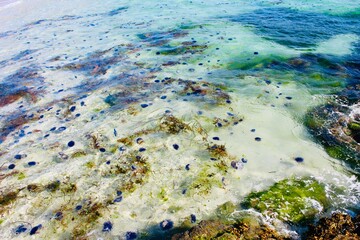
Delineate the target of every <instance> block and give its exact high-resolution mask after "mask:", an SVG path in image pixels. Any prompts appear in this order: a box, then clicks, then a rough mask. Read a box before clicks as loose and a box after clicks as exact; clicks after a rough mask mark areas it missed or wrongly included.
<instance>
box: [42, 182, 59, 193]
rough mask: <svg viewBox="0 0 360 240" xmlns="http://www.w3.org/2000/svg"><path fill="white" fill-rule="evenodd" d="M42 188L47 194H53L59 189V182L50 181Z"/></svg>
mask: <svg viewBox="0 0 360 240" xmlns="http://www.w3.org/2000/svg"><path fill="white" fill-rule="evenodd" d="M44 187H45V189H46V190H47V191H49V192H55V191H57V190H59V189H60V181H59V180H55V181H52V182H50V183H48V184H46V185H45V186H44Z"/></svg>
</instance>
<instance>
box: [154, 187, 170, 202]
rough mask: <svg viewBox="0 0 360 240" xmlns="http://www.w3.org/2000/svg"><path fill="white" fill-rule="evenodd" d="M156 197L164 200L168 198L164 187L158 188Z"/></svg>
mask: <svg viewBox="0 0 360 240" xmlns="http://www.w3.org/2000/svg"><path fill="white" fill-rule="evenodd" d="M157 197H158V198H159V199H160V200H162V201H164V202H166V201H167V200H169V197H168V196H167V192H166V190H165V188H161V189H160V191H159V193H158V194H157Z"/></svg>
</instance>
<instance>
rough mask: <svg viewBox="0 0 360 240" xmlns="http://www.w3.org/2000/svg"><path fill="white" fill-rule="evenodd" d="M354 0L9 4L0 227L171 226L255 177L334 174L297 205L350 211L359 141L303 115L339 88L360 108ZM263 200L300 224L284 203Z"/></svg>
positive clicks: (1, 15)
mask: <svg viewBox="0 0 360 240" xmlns="http://www.w3.org/2000/svg"><path fill="white" fill-rule="evenodd" d="M359 6H360V2H359V1H342V2H339V1H332V0H326V1H321V2H315V1H291V0H287V1H250V2H249V1H212V0H211V1H195V0H194V1H161V2H158V1H152V0H151V1H137V0H135V1H92V2H91V3H90V2H89V1H83V0H76V1H67V0H64V1H57V2H52V1H44V0H42V1H38V0H32V1H16V2H14V3H12V4H10V5H5V6H3V7H1V8H0V19H1V22H2V23H1V25H0V109H1V111H0V128H1V132H0V166H1V168H0V191H1V194H2V195H1V198H0V226H1V228H0V236H2V239H12V238H15V239H16V238H18V239H27V238H29V239H33V238H36V239H49V238H51V239H76V238H79V239H81V237H83V238H89V239H98V238H104V239H118V238H120V239H126V238H127V237H129V236H130V235H129V233H130V232H131V233H135V235H137V236H138V237H139V238H144V239H147V238H152V237H154V236H157V237H156V238H168V237H170V236H171V234H172V233H173V232H172V231H173V229H177V228H180V227H183V226H184V223H186V222H189V219H190V220H191V221H190V225H186V224H185V225H186V227H191V226H194V225H195V224H196V223H198V222H199V221H201V220H203V219H209V218H211V217H212V216H214V215H216V212H217V210H216V209H218V208H219V206H221V205H222V204H224V203H226V202H232V203H233V204H234V206H236V208H235V210H234V212H242V211H248V210H249V207H247V208H245V207H244V205H243V204H241V203H242V202H243V201H244V199H245V198H246V197H247V196H249V194H250V193H251V192H256V191H263V190H266V189H269V187H270V186H272V185H273V184H275V183H277V182H279V181H282V180H284V179H294V178H295V179H308V178H310V179H313V180H315V181H316V182H317V183H318V184H320V185H321V186H322V187H323V188H324V189H325V192H324V194H323V195H325V197H326V198H327V199H328V202H329V204H326V205H322V204H321V203H319V201H317V199H316V198H314V199H311V198H310V197H308V198H307V200H306V201H307V203H306V204H305V205H306V206H305V207H306V209H305V207H304V209H303V211H302V212H303V213H304V212H305V213H306V212H307V209H312V210H313V211H315V213H316V214H314V215H313V216H312V220H316V219H318V218H319V217H321V216H326V215H328V214H330V213H331V212H332V211H336V210H338V211H345V212H347V213H350V214H353V215H354V214H357V213H358V212H359V198H360V187H359V186H360V185H359V180H358V179H359V171H360V170H359V163H358V161H359V159H358V151H357V150H358V149H359V147H358V143H357V142H356V141H357V140H356V141H355V143H352V144H353V145H354V146H355V150H353V151H354V152H355V153H352V154H350V153H349V154H346V153H345V155H346V156H345V157H340V159H339V157H337V156H338V155H337V154H335V153H334V148H329V146H327V145H326V144H327V143H326V144H324V141H325V140H327V138H325V137H324V138H321V136H323V135H325V136H327V135H326V134H323V133H320V132H321V131H325V132H329V131H330V130H331V129H330V127H329V128H325V130H324V129H321V131H320V130H319V131H315V130H314V131H313V132H312V131H311V129H310V130H309V128H307V127H306V123H309V121H308V122H307V121H306V119H307V118H306V116H308V114H309V113H310V114H311V113H313V112H314V111H315V110H314V108H315V107H317V106H324V105H325V106H326V104H329V103H332V102H333V101H338V100H339V101H338V102H337V103H339V102H340V103H339V104H340V105H341V104H342V106H343V107H344V108H348V107H347V106H350V107H349V109H348V110H346V111H344V112H345V113H344V116H343V117H344V119H347V117H348V116H355V117H353V118H354V119H356V121H359V118H358V117H356V116H358V114H359V108H358V100H359V92H358V87H357V86H358V84H359V76H360V72H359V61H360V60H359V53H360V48H359V46H360V45H359V44H360V43H359V41H360V38H359V37H360V30H359V29H360V17H359V9H360V8H359ZM344 99H345V100H344ZM328 109H332V108H328ZM328 111H330V110H328ZM325 125H326V124H325ZM311 126H312V125H311ZM318 135H321V136H320V140H319V137H318ZM324 139H325V140H324ZM355 139H356V137H355ZM331 144H332V143H331ZM331 144H330V147H334V146H335V147H337V145H336V144H338V143H337V142H335V143H334V144H335V145H331ZM342 154H344V153H342ZM334 157H336V158H334ZM305 182H306V181H305ZM289 204H290V205H291V204H292V203H289ZM250 211H253V212H254V213H255V212H256V211H257V212H259V211H261V208H256V207H254V206H252V207H250ZM305 213H304V215H306V214H305ZM261 214H262V215H261V216H262V217H263V218H264V221H265V220H266V221H267V222H268V223H269V224H271V225H272V226H274V227H275V228H277V229H278V230H279V231H283V232H286V233H288V234H289V235H290V236H291V237H292V238H294V239H299V238H301V236H300V235H301V234H300V232H299V231H298V229H301V226H300V225H301V224H298V223H295V224H294V223H291V221H292V219H294V218H293V217H292V216H291V214H290V215H282V212H281V213H279V212H277V210H268V211H265V212H263V211H262V212H261ZM277 214H278V215H277ZM193 216H196V219H195V220H194V217H193ZM279 216H280V217H279ZM164 220H166V221H167V222H171V223H172V224H171V225H173V226H171V229H166V227H165V229H164V222H163V221H164ZM278 220H281V221H280V223H279V222H278ZM289 221H290V224H288V223H289ZM36 226H38V227H37V228H36ZM186 227H185V228H186ZM169 228H170V227H169Z"/></svg>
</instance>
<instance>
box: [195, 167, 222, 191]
mask: <svg viewBox="0 0 360 240" xmlns="http://www.w3.org/2000/svg"><path fill="white" fill-rule="evenodd" d="M221 186H222V182H221V178H219V176H217V175H216V171H215V170H214V169H211V168H210V167H209V166H205V167H203V168H202V169H201V170H200V171H199V173H198V174H197V176H196V178H195V179H194V180H193V181H192V182H191V184H190V186H189V188H188V190H189V192H192V193H195V194H199V195H207V194H209V193H210V191H211V190H212V189H213V188H214V187H221Z"/></svg>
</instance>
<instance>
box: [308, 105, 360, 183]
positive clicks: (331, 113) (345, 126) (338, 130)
mask: <svg viewBox="0 0 360 240" xmlns="http://www.w3.org/2000/svg"><path fill="white" fill-rule="evenodd" d="M349 114H350V110H349V108H348V107H344V106H343V105H342V104H338V103H336V102H331V103H328V104H325V105H322V106H318V107H315V108H313V109H310V110H309V111H308V112H307V114H306V115H305V117H304V125H305V126H306V128H307V130H308V131H309V132H310V133H311V134H312V136H313V137H314V138H315V140H316V141H317V142H318V143H320V144H321V145H322V146H323V147H324V150H325V151H326V153H327V154H328V155H329V156H330V157H333V158H336V159H340V160H343V161H344V162H345V164H346V165H347V167H348V170H350V171H351V172H353V173H355V174H356V175H357V176H359V171H358V168H359V165H360V164H359V159H360V155H359V153H358V143H357V140H358V130H357V127H358V126H359V125H357V123H356V122H354V121H351V119H350V118H349V117H348V116H349ZM346 119H348V120H346ZM347 121H348V123H347Z"/></svg>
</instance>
